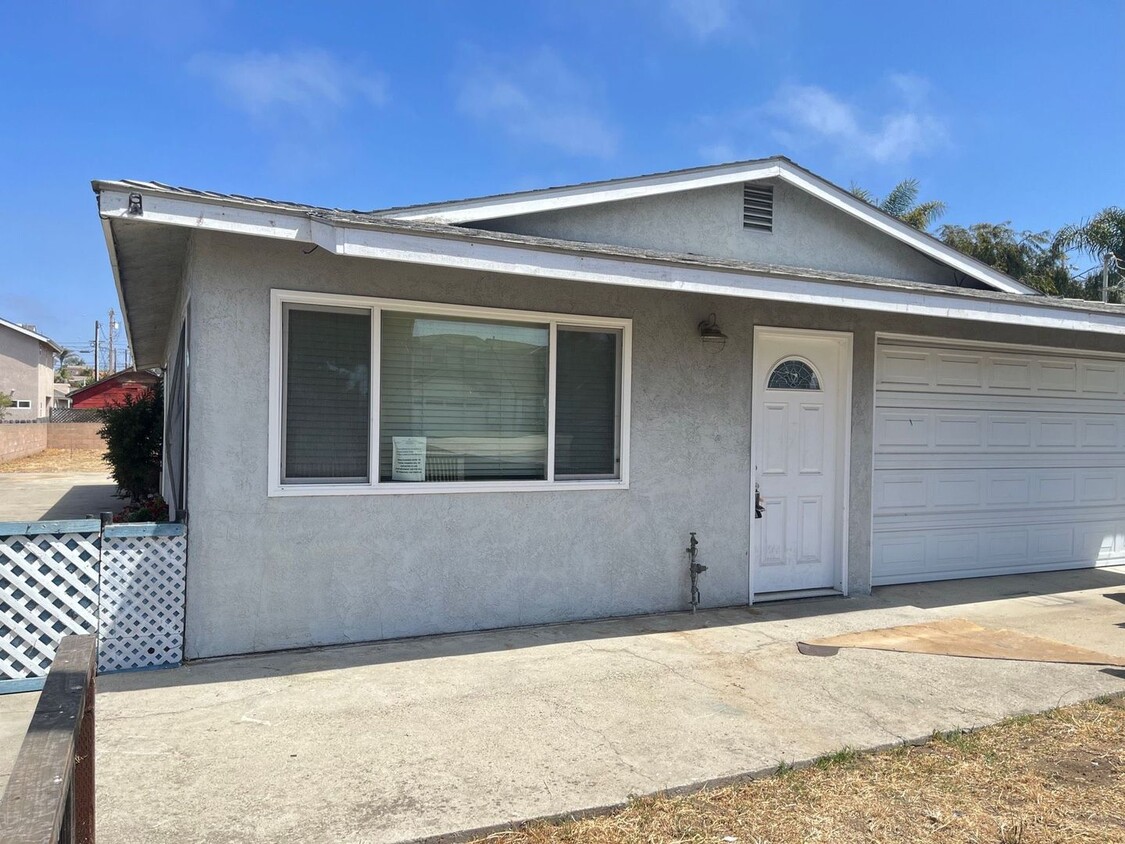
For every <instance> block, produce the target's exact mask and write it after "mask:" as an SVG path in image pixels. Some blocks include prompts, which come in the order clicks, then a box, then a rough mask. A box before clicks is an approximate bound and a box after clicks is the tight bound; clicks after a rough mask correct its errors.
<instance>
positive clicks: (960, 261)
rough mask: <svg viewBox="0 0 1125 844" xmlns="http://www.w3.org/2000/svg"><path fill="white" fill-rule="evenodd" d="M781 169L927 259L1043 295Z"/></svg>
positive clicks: (1002, 286)
mask: <svg viewBox="0 0 1125 844" xmlns="http://www.w3.org/2000/svg"><path fill="white" fill-rule="evenodd" d="M779 169H780V171H781V172H780V174H779V178H780V179H781V180H782V181H784V182H788V183H789V184H791V185H793V186H794V187H798V188H800V189H801V190H803V191H805V192H806V193H808V194H811V195H812V196H815V197H816V198H817V199H820V200H821V201H823V202H827V203H828V204H829V205H831V206H832V207H833V208H836V209H838V210H840V211H843V212H844V213H845V214H850V215H851V216H853V217H857V218H858V219H860V220H862V221H863V222H865V223H867V224H868V225H870V226H871V227H872V228H874V229H877V230H879V231H881V232H883V233H884V234H886V235H890V236H891V237H893V238H895V239H896V240H900V241H902V242H904V243H906V244H907V245H908V246H911V247H913V248H914V249H917V250H918V251H919V252H921V253H922V254H923V255H927V256H929V257H930V258H933V259H935V260H937V261H939V262H941V263H943V264H946V265H948V266H950V267H953V268H954V269H956V270H960V271H961V272H963V273H965V275H968V276H972V277H974V278H980V279H981V280H982V281H985V282H987V283H989V284H991V285H992V286H994V287H995V288H996V289H998V290H1002V291H1003V292H1005V293H1022V294H1027V295H1036V296H1037V295H1041V294H1039V292H1038V291H1037V290H1035V289H1034V288H1032V287H1028V286H1027V285H1026V284H1021V283H1020V282H1018V281H1016V280H1015V279H1013V278H1009V277H1008V276H1006V275H1004V274H1003V273H1000V272H997V271H996V270H994V269H992V267H989V266H987V265H986V264H982V263H980V262H979V261H975V260H973V259H972V258H970V257H968V256H967V255H965V254H963V253H961V252H959V251H958V250H956V249H954V248H953V247H951V246H946V245H945V244H944V243H942V242H941V241H939V240H934V239H933V238H930V237H927V236H926V235H923V234H921V233H919V232H918V231H917V230H916V229H914V228H912V227H911V226H908V225H907V224H906V223H903V222H901V221H900V220H897V219H895V218H894V217H892V216H890V215H889V214H883V213H881V212H878V211H875V210H874V209H873V208H872V207H871V205H870V204H869V203H867V202H864V201H863V200H862V199H860V198H859V197H856V196H852V195H851V194H850V193H847V192H846V191H842V190H840V189H839V188H837V187H836V186H835V185H832V184H830V183H829V182H826V181H824V180H823V179H820V178H816V177H810V176H809V174H807V173H804V172H802V171H800V170H797V169H795V168H793V167H787V166H785V165H782V166H781V167H779Z"/></svg>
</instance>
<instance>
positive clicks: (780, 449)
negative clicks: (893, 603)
mask: <svg viewBox="0 0 1125 844" xmlns="http://www.w3.org/2000/svg"><path fill="white" fill-rule="evenodd" d="M850 370H851V335H850V334H840V333H836V332H818V331H798V330H789V329H773V328H759V329H757V330H756V331H755V335H754V387H753V396H754V405H753V411H752V412H753V417H752V419H751V429H752V437H753V444H752V464H753V465H752V471H753V478H752V482H753V484H754V486H753V488H752V489H751V494H752V495H754V496H755V503H756V504H757V505H759V506H758V507H757V508H756V509H757V512H758V513H760V514H761V515H760V517H758V516H756V514H755V513H753V512H752V513H751V517H752V530H751V534H752V537H753V544H752V546H751V547H752V548H753V562H752V571H751V578H750V590H751V594H752V595H762V594H763V593H774V592H790V591H804V590H811V589H839V590H843V561H844V553H845V552H844V532H843V531H844V524H845V518H844V514H845V512H846V508H845V506H844V504H845V487H844V479H845V468H846V455H847V432H848V429H849V426H848V415H849V408H848V401H849V400H850V389H849V380H850Z"/></svg>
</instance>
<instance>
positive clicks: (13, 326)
mask: <svg viewBox="0 0 1125 844" xmlns="http://www.w3.org/2000/svg"><path fill="white" fill-rule="evenodd" d="M0 326H3V327H4V328H10V329H12V331H17V332H19V333H20V334H26V335H27V336H28V337H32V338H34V339H36V340H38V341H39V342H40V343H42V344H43V345H44V346H50V347H51V348H52V349H53V350H54V352H55V354H59V353H61V352H62V347H61V346H60V345H59V344H58V343H56V342H55V341H54V340H52V339H51V338H50V337H46V336H44V335H43V334H40V333H39V332H38V331H32V330H31V329H30V328H24V327H23V326H22V325H20V324H19V323H15V322H10V321H8V320H6V319H4V318H3V317H0Z"/></svg>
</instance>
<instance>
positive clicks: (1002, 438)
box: [875, 403, 1125, 454]
mask: <svg viewBox="0 0 1125 844" xmlns="http://www.w3.org/2000/svg"><path fill="white" fill-rule="evenodd" d="M1119 404H1120V403H1119ZM875 417H876V418H875V450H876V453H879V454H893V453H896V452H897V453H904V452H905V453H925V452H929V451H932V450H934V449H938V450H942V451H946V452H965V453H974V454H979V453H981V452H984V451H993V450H995V451H1020V452H1025V451H1028V450H1032V451H1060V450H1071V451H1104V452H1116V451H1118V450H1119V449H1120V448H1122V447H1123V446H1125V419H1121V418H1118V417H1117V416H1115V415H1113V414H1110V413H1102V412H1096V413H1095V412H1091V411H1090V410H1089V409H1084V408H1081V407H1079V408H1073V409H1071V410H1069V411H1067V412H1062V411H1044V410H1039V411H1033V410H1024V411H1011V410H1007V409H1004V410H987V409H985V410H982V409H975V408H963V409H961V410H958V411H956V412H954V411H952V410H946V409H935V408H903V407H887V406H885V405H882V406H879V407H878V408H877V409H876V411H875Z"/></svg>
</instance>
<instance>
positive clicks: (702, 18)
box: [664, 0, 734, 41]
mask: <svg viewBox="0 0 1125 844" xmlns="http://www.w3.org/2000/svg"><path fill="white" fill-rule="evenodd" d="M664 11H665V16H666V17H667V18H668V20H669V22H670V23H671V24H673V25H674V26H676V27H677V28H678V27H685V28H686V29H687V31H688V32H689V33H690V34H691V35H692V36H694V37H695V38H696V39H697V40H699V41H706V40H707V39H708V38H710V37H712V36H713V35H717V34H719V33H720V32H723V31H724V30H726V29H727V28H728V27H730V26H731V25H732V24H733V23H734V2H733V0H664Z"/></svg>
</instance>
